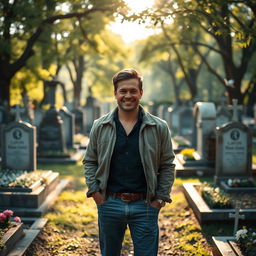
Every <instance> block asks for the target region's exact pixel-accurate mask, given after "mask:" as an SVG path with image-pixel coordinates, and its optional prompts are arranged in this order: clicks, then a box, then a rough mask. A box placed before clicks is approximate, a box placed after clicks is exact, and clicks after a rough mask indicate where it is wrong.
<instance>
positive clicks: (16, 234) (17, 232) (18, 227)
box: [0, 223, 25, 256]
mask: <svg viewBox="0 0 256 256" xmlns="http://www.w3.org/2000/svg"><path fill="white" fill-rule="evenodd" d="M14 225H15V226H14V227H11V228H10V229H9V230H8V231H7V232H6V233H5V234H4V236H3V238H2V242H3V243H4V245H5V247H4V248H3V250H2V251H0V256H6V255H7V254H8V253H9V252H10V251H11V250H12V248H13V247H14V245H15V244H16V243H17V242H18V241H19V240H20V239H21V238H22V237H23V236H24V235H25V234H24V231H23V223H15V224H14Z"/></svg>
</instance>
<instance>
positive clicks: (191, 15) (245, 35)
mask: <svg viewBox="0 0 256 256" xmlns="http://www.w3.org/2000/svg"><path fill="white" fill-rule="evenodd" d="M157 7H158V8H157V9H155V10H153V11H152V10H151V11H150V10H147V11H145V12H143V13H141V14H140V16H139V15H132V16H130V17H129V18H128V19H130V20H136V19H140V20H142V21H143V20H145V19H148V18H150V19H151V21H152V22H153V23H154V24H155V25H156V24H166V23H167V22H168V21H169V23H170V22H171V23H173V24H174V26H175V27H176V32H175V33H180V34H182V35H184V38H183V39H182V40H180V41H176V42H175V45H187V46H190V47H192V48H193V49H194V51H195V52H196V53H197V55H198V56H200V58H201V60H202V61H203V62H204V64H205V65H206V66H207V68H208V71H209V72H211V73H212V74H214V75H215V76H216V77H217V79H218V80H219V82H220V83H221V84H222V86H223V87H224V88H225V90H226V92H227V94H228V98H229V103H231V101H232V99H233V98H237V99H238V101H239V103H240V104H241V103H242V102H243V100H244V92H243V91H242V86H243V83H244V82H245V81H244V78H245V75H246V74H247V70H248V65H249V64H250V62H251V60H252V58H253V57H254V56H255V52H256V44H255V41H256V40H255V39H256V37H255V35H256V19H255V18H256V17H255V10H256V3H255V1H254V0H246V1H245V0H244V1H236V0H228V1H222V0H216V1H212V0H188V1H182V0H176V1H170V0H167V1H162V0H160V1H158V6H157ZM195 27H196V28H199V29H200V30H201V32H202V33H204V34H205V35H207V36H208V37H210V40H209V42H210V43H208V42H204V41H201V40H197V41H194V40H193V37H191V38H189V35H191V33H193V30H194V28H195ZM203 38H205V36H203V37H201V38H200V39H203ZM212 42H214V44H213V43H212ZM172 43H173V44H174V42H172ZM214 45H216V46H214ZM203 49H210V50H211V51H213V52H214V53H215V54H218V55H220V57H221V60H222V64H223V68H224V72H225V75H224V76H223V75H222V74H221V73H218V72H217V71H216V69H215V67H213V66H211V63H210V62H209V61H208V60H207V58H205V57H204V55H203V53H202V50H203ZM252 75H253V74H251V76H252ZM249 80H250V79H249ZM247 86H248V83H247V85H246V87H247Z"/></svg>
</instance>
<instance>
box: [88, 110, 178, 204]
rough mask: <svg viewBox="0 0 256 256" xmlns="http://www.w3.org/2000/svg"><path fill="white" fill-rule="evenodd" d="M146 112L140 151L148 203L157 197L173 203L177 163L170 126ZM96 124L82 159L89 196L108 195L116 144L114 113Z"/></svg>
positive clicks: (95, 122)
mask: <svg viewBox="0 0 256 256" xmlns="http://www.w3.org/2000/svg"><path fill="white" fill-rule="evenodd" d="M140 108H141V110H142V112H143V119H142V125H141V128H140V134H139V152H140V157H141V161H142V165H143V168H144V172H145V177H146V181H147V201H148V202H149V201H150V200H152V199H154V198H159V199H162V200H164V201H166V202H171V199H170V191H171V187H172V184H173V181H174V172H175V171H174V169H175V164H174V163H173V160H174V153H173V150H172V143H171V135H170V130H169V128H168V125H167V123H166V122H165V121H164V120H162V119H160V118H158V117H156V116H153V115H151V114H150V113H148V112H146V111H144V109H143V108H142V107H141V106H140ZM115 111H116V109H114V110H113V111H111V112H110V113H108V114H107V115H105V116H103V117H101V118H99V119H97V120H95V121H94V124H93V127H92V129H91V132H90V141H89V144H88V147H87V149H86V153H85V157H84V159H83V164H84V169H85V178H86V184H87V186H88V192H87V196H88V197H90V196H91V194H92V193H94V192H97V191H100V192H101V193H102V194H103V195H105V193H106V188H107V182H108V177H109V167H110V161H111V156H112V153H113V149H114V146H115V141H116V127H115V122H114V113H115Z"/></svg>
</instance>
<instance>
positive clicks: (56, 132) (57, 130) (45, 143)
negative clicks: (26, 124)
mask: <svg viewBox="0 0 256 256" xmlns="http://www.w3.org/2000/svg"><path fill="white" fill-rule="evenodd" d="M48 82H49V83H47V84H48V85H49V88H48V89H49V91H48V94H47V97H48V103H50V105H51V106H50V108H49V109H48V110H47V111H46V112H45V115H44V117H43V120H42V121H41V123H40V126H39V145H38V151H39V152H40V154H42V153H43V152H44V154H45V153H46V154H48V153H50V152H51V151H55V152H66V142H65V137H64V127H63V121H62V119H61V117H60V112H59V110H58V109H57V108H56V106H55V100H56V87H57V85H58V81H48Z"/></svg>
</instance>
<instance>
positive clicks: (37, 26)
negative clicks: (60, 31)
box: [0, 0, 121, 105]
mask: <svg viewBox="0 0 256 256" xmlns="http://www.w3.org/2000/svg"><path fill="white" fill-rule="evenodd" d="M61 6H62V7H63V6H66V7H69V8H68V9H71V8H70V6H72V7H73V8H72V10H73V12H68V13H64V12H63V11H62V9H61ZM119 6H121V1H105V0H104V1H96V0H91V1H87V2H86V3H84V1H79V0H76V1H61V0H60V1H57V0H56V1H39V0H37V1H32V2H31V1H29V0H23V1H18V0H13V1H9V0H3V1H1V2H0V16H1V17H2V18H1V21H0V24H1V25H0V78H1V84H0V88H1V94H0V102H2V103H6V104H8V105H9V104H10V85H11V81H12V79H13V78H14V76H15V74H16V73H17V72H18V71H19V70H21V69H22V68H23V67H25V66H26V64H27V62H28V60H29V59H30V58H31V56H33V55H34V54H35V51H34V48H35V45H36V43H37V42H38V41H39V39H40V38H43V33H44V32H45V31H46V30H47V28H49V27H50V26H52V25H54V24H55V23H56V22H59V21H60V20H64V19H71V18H76V19H79V18H80V19H82V18H83V17H86V16H88V15H90V14H92V13H95V12H106V13H107V12H110V13H112V14H113V12H114V11H115V10H116V9H117V8H118V7H119Z"/></svg>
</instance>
